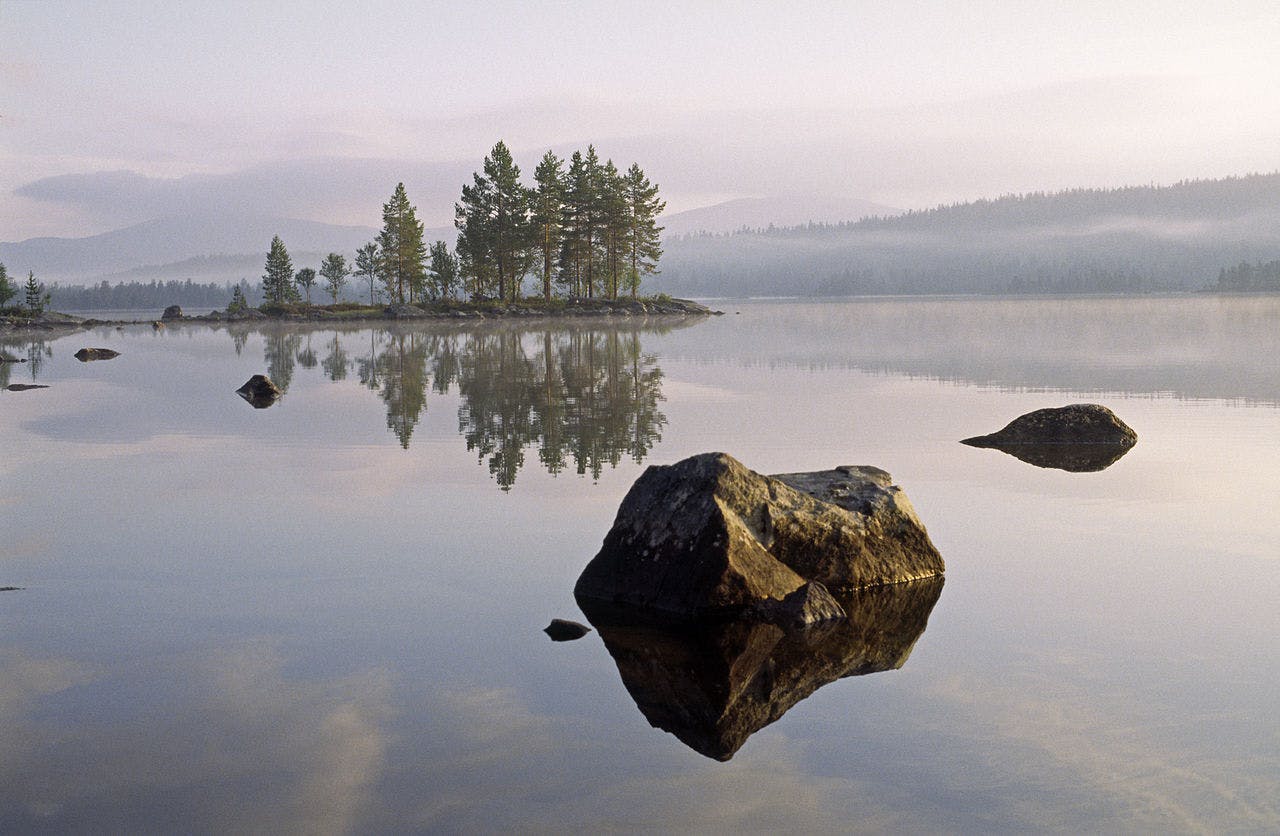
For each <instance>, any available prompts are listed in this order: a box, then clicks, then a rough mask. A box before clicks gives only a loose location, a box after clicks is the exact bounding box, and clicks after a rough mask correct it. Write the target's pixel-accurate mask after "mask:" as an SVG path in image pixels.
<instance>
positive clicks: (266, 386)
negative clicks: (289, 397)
mask: <svg viewBox="0 0 1280 836" xmlns="http://www.w3.org/2000/svg"><path fill="white" fill-rule="evenodd" d="M236 394H237V395H239V396H240V397H242V398H244V399H245V400H246V401H248V402H249V403H251V404H253V407H254V409H265V408H266V407H268V406H271V405H272V404H273V403H275V402H276V399H277V398H279V397H280V395H282V394H283V393H282V392H281V391H280V387H279V386H276V385H275V384H274V383H272V382H271V378H269V377H267V376H266V375H265V374H255V375H254V376H253V377H251V378H249V379H248V380H247V381H245V384H244V385H243V386H241V387H240V388H239V389H237V390H236Z"/></svg>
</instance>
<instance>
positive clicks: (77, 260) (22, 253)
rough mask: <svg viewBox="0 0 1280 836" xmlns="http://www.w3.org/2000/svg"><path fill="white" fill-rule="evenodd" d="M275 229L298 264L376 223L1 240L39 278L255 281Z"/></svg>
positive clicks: (201, 225) (175, 224)
mask: <svg viewBox="0 0 1280 836" xmlns="http://www.w3.org/2000/svg"><path fill="white" fill-rule="evenodd" d="M274 235H279V236H280V238H281V240H283V241H284V243H285V246H287V247H288V248H289V254H290V256H292V258H293V262H294V264H295V265H296V266H298V267H303V266H307V265H311V266H314V267H318V266H319V264H320V260H321V259H322V258H323V257H324V256H325V255H326V254H327V253H330V252H340V253H342V254H344V255H346V256H347V257H348V258H351V257H353V255H354V253H355V251H356V250H357V249H358V248H360V247H362V246H364V245H365V244H367V243H368V242H369V241H372V240H373V239H374V238H376V237H377V235H378V230H376V229H374V228H372V227H364V226H337V225H334V224H325V223H318V222H316V221H305V220H298V219H296V218H279V217H268V216H255V215H194V214H193V215H176V216H170V217H164V218H158V219H156V220H152V221H146V222H144V223H140V224H135V225H133V226H129V227H125V228H123V229H117V230H113V231H111V232H104V233H102V234H101V235H92V236H89V237H86V238H30V239H28V240H26V241H19V242H15V243H0V262H3V263H4V264H5V266H6V267H8V268H9V272H10V273H11V274H17V273H18V272H21V273H23V274H25V273H26V271H28V270H34V271H35V272H36V276H37V277H38V278H39V279H40V280H41V281H43V282H45V283H52V282H59V283H61V284H64V285H65V284H96V283H99V282H102V281H104V280H105V281H109V282H111V283H113V284H114V283H117V282H131V281H140V282H149V281H160V282H164V281H170V280H174V279H192V280H193V281H199V282H211V281H212V282H219V283H222V282H236V281H239V280H240V279H242V278H247V279H249V280H250V281H251V282H252V281H256V280H257V278H258V277H259V276H260V275H261V274H262V269H263V262H264V261H265V259H266V253H267V249H268V248H269V247H270V245H271V238H272V236H274ZM456 235H457V232H456V231H455V230H454V229H453V228H452V227H444V228H433V229H428V230H426V236H427V240H428V241H435V240H437V239H441V238H443V239H444V240H446V241H449V242H450V243H452V242H453V240H454V237H455V236H456Z"/></svg>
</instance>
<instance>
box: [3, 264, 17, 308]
mask: <svg viewBox="0 0 1280 836" xmlns="http://www.w3.org/2000/svg"><path fill="white" fill-rule="evenodd" d="M17 295H18V288H16V287H14V286H13V282H11V281H9V271H8V270H5V269H4V264H3V263H0V308H3V307H4V306H5V305H7V304H8V303H9V300H10V299H12V298H13V297H15V296H17Z"/></svg>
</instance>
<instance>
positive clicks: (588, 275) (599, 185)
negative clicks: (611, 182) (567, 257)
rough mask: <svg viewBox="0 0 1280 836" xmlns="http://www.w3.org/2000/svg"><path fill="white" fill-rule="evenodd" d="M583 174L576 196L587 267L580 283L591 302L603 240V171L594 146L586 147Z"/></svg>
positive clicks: (583, 252) (582, 245)
mask: <svg viewBox="0 0 1280 836" xmlns="http://www.w3.org/2000/svg"><path fill="white" fill-rule="evenodd" d="M582 173H583V181H584V182H583V186H584V189H583V192H582V194H581V195H580V197H579V200H580V202H581V207H582V208H581V212H582V228H581V235H582V241H581V242H580V246H581V247H582V257H583V259H584V262H585V267H586V272H585V274H584V275H583V284H584V285H585V286H586V290H587V298H588V299H591V298H592V297H594V296H595V290H596V282H597V281H598V277H599V274H600V244H601V239H602V238H603V237H604V234H603V226H604V207H603V205H602V195H603V192H604V182H603V174H604V172H603V166H601V165H600V157H599V155H597V154H596V147H595V146H594V145H588V146H587V155H586V156H585V157H584V158H583V160H582Z"/></svg>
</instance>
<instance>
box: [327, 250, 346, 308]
mask: <svg viewBox="0 0 1280 836" xmlns="http://www.w3.org/2000/svg"><path fill="white" fill-rule="evenodd" d="M350 273H351V270H350V268H348V267H347V258H346V256H344V255H343V254H342V253H329V254H328V255H327V256H325V259H324V261H322V262H320V275H321V276H324V281H325V284H324V289H325V292H326V293H328V294H329V297H330V298H331V299H333V304H335V305H336V304H338V295H339V294H340V293H342V288H343V287H344V286H345V285H346V283H347V276H348V275H350Z"/></svg>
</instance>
